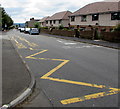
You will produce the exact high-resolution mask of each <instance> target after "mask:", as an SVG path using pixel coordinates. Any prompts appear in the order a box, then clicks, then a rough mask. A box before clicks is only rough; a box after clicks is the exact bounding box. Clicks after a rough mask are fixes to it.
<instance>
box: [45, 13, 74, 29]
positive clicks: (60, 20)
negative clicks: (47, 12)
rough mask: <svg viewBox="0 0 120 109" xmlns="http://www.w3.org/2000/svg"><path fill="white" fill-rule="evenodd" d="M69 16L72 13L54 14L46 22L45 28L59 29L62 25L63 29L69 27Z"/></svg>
mask: <svg viewBox="0 0 120 109" xmlns="http://www.w3.org/2000/svg"><path fill="white" fill-rule="evenodd" d="M71 14H72V13H71V12H70V11H63V12H58V13H55V14H54V15H52V16H51V17H49V18H48V19H47V20H46V26H48V27H50V26H53V27H59V26H60V25H62V26H63V27H69V16H70V15H71Z"/></svg>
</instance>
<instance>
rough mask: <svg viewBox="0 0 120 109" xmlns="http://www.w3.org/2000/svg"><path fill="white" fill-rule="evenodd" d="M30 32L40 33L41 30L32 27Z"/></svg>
mask: <svg viewBox="0 0 120 109" xmlns="http://www.w3.org/2000/svg"><path fill="white" fill-rule="evenodd" d="M29 34H31V35H32V34H39V30H38V28H31V29H30V31H29Z"/></svg>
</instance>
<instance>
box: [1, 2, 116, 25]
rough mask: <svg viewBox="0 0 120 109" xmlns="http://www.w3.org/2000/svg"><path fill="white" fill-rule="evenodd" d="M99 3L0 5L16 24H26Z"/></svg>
mask: <svg viewBox="0 0 120 109" xmlns="http://www.w3.org/2000/svg"><path fill="white" fill-rule="evenodd" d="M98 1H103V0H0V4H1V5H2V7H4V8H5V10H6V12H7V13H8V14H9V15H10V16H11V17H12V19H13V20H14V22H15V23H24V22H25V21H26V20H29V19H30V18H31V17H34V18H36V19H41V18H43V17H45V16H51V15H53V14H54V13H56V12H60V11H66V10H69V11H71V12H74V11H76V10H78V9H80V8H81V7H83V6H85V5H87V4H89V3H93V2H98ZM108 1H109V0H108ZM112 1H115V0H112Z"/></svg>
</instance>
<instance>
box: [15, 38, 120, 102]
mask: <svg viewBox="0 0 120 109" xmlns="http://www.w3.org/2000/svg"><path fill="white" fill-rule="evenodd" d="M19 39H20V40H24V41H25V42H26V43H28V45H29V46H32V47H35V46H36V45H37V44H31V43H30V42H29V41H27V40H26V39H24V38H21V37H19ZM13 40H14V41H15V42H16V45H17V46H18V47H19V48H20V43H19V42H18V41H17V40H16V39H15V38H13ZM29 49H30V50H36V49H33V48H29ZM47 51H48V50H42V51H40V52H38V53H35V54H32V55H30V56H27V57H26V58H27V59H40V60H52V61H60V62H62V63H60V64H59V65H58V66H57V67H55V68H53V69H52V70H51V71H49V72H48V73H46V74H45V75H43V76H42V77H41V79H48V80H51V81H56V82H62V83H68V84H75V85H82V86H87V87H95V88H105V89H108V91H106V92H99V93H95V94H90V95H85V96H83V97H75V98H70V99H65V100H61V101H60V102H61V103H62V104H71V103H76V102H82V101H85V100H90V99H95V98H100V97H104V96H109V95H114V94H118V93H119V92H120V89H117V88H111V87H106V86H105V85H97V84H90V83H85V82H78V81H71V80H65V79H59V78H52V77H50V75H52V74H53V73H54V72H55V71H57V70H58V69H60V68H61V67H62V66H64V65H65V64H67V63H68V62H69V60H64V59H50V58H36V57H35V56H36V55H39V54H41V53H44V52H47Z"/></svg>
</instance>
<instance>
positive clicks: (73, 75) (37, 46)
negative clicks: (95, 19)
mask: <svg viewBox="0 0 120 109" xmlns="http://www.w3.org/2000/svg"><path fill="white" fill-rule="evenodd" d="M9 37H10V38H11V41H12V42H13V44H14V46H15V48H16V49H17V50H18V52H19V54H20V55H21V56H22V58H23V60H25V61H26V63H27V65H28V66H29V68H30V69H31V71H32V72H33V73H34V75H35V79H36V82H37V86H36V89H37V91H36V92H35V93H37V94H36V95H34V97H33V98H34V99H33V100H30V103H25V104H23V106H25V107H29V106H30V107H32V106H33V107H39V106H40V107H117V106H118V50H117V49H111V48H106V47H102V46H97V45H91V44H85V43H80V42H75V41H70V40H64V39H59V38H53V37H48V36H46V35H29V34H24V33H20V32H19V31H17V30H14V31H11V32H9Z"/></svg>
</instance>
